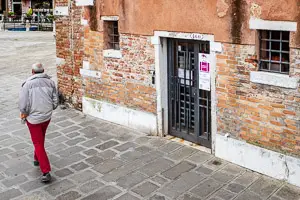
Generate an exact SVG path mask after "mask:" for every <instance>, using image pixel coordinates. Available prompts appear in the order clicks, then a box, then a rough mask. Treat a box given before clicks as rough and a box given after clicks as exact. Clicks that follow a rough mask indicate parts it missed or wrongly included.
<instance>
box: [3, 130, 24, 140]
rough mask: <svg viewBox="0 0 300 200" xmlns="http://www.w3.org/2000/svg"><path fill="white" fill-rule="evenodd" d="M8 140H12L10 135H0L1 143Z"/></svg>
mask: <svg viewBox="0 0 300 200" xmlns="http://www.w3.org/2000/svg"><path fill="white" fill-rule="evenodd" d="M22 133H23V131H22ZM12 135H15V134H14V133H13V134H12ZM8 138H10V136H9V135H0V141H2V140H6V139H8Z"/></svg>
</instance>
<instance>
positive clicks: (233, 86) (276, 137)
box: [216, 44, 300, 156]
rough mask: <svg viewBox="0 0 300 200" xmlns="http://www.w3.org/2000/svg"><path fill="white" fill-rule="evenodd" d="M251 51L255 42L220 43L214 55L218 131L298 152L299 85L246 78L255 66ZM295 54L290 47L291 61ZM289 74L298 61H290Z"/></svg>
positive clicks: (299, 153)
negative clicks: (251, 80)
mask: <svg viewBox="0 0 300 200" xmlns="http://www.w3.org/2000/svg"><path fill="white" fill-rule="evenodd" d="M254 52H255V46H249V45H233V44H223V52H222V53H221V54H219V55H217V80H216V82H217V99H218V102H217V103H218V104H217V107H218V109H217V118H218V132H219V133H231V134H232V136H233V137H235V138H238V139H243V140H246V141H248V142H250V143H253V144H256V145H259V146H263V147H266V148H269V149H272V150H276V151H280V152H287V153H291V154H295V155H298V156H300V132H299V130H300V88H299V87H298V88H297V89H285V88H280V87H275V86H268V85H262V84H256V83H252V82H250V72H251V71H257V70H258V69H257V68H258V66H257V64H256V62H255V60H256V55H255V53H254ZM299 55H300V50H299V49H292V50H291V61H292V62H295V60H296V58H297V59H299ZM297 67H298V68H297ZM291 75H293V76H295V75H299V65H298V66H297V65H296V64H291Z"/></svg>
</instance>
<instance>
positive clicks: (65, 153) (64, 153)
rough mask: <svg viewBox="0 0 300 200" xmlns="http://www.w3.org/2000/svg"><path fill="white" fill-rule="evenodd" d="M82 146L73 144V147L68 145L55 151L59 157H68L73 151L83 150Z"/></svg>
mask: <svg viewBox="0 0 300 200" xmlns="http://www.w3.org/2000/svg"><path fill="white" fill-rule="evenodd" d="M83 150H84V148H82V147H80V146H74V147H69V148H67V149H64V150H62V151H59V152H57V154H58V155H59V156H61V157H69V156H71V155H73V154H75V153H79V152H80V151H83Z"/></svg>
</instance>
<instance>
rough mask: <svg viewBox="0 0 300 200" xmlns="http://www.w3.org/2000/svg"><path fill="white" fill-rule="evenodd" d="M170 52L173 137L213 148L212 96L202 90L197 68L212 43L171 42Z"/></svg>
mask: <svg viewBox="0 0 300 200" xmlns="http://www.w3.org/2000/svg"><path fill="white" fill-rule="evenodd" d="M168 48H169V49H168V58H169V59H168V65H169V106H170V107H169V108H170V109H169V119H170V123H169V128H170V134H171V135H175V136H177V137H181V138H183V139H186V140H189V141H192V142H195V143H198V144H201V145H205V146H207V147H210V131H211V128H210V126H211V122H210V118H211V116H210V104H211V102H210V92H208V91H203V90H199V82H198V81H199V80H198V64H196V63H198V56H197V55H198V53H199V52H203V53H206V52H209V43H208V42H207V43H206V42H201V43H193V42H186V41H179V40H169V41H168ZM197 99H198V100H197Z"/></svg>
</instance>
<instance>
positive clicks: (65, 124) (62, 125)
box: [56, 120, 74, 127]
mask: <svg viewBox="0 0 300 200" xmlns="http://www.w3.org/2000/svg"><path fill="white" fill-rule="evenodd" d="M73 124H74V122H71V121H70V120H65V121H62V122H59V123H57V124H56V125H57V126H60V127H68V126H71V125H73Z"/></svg>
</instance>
